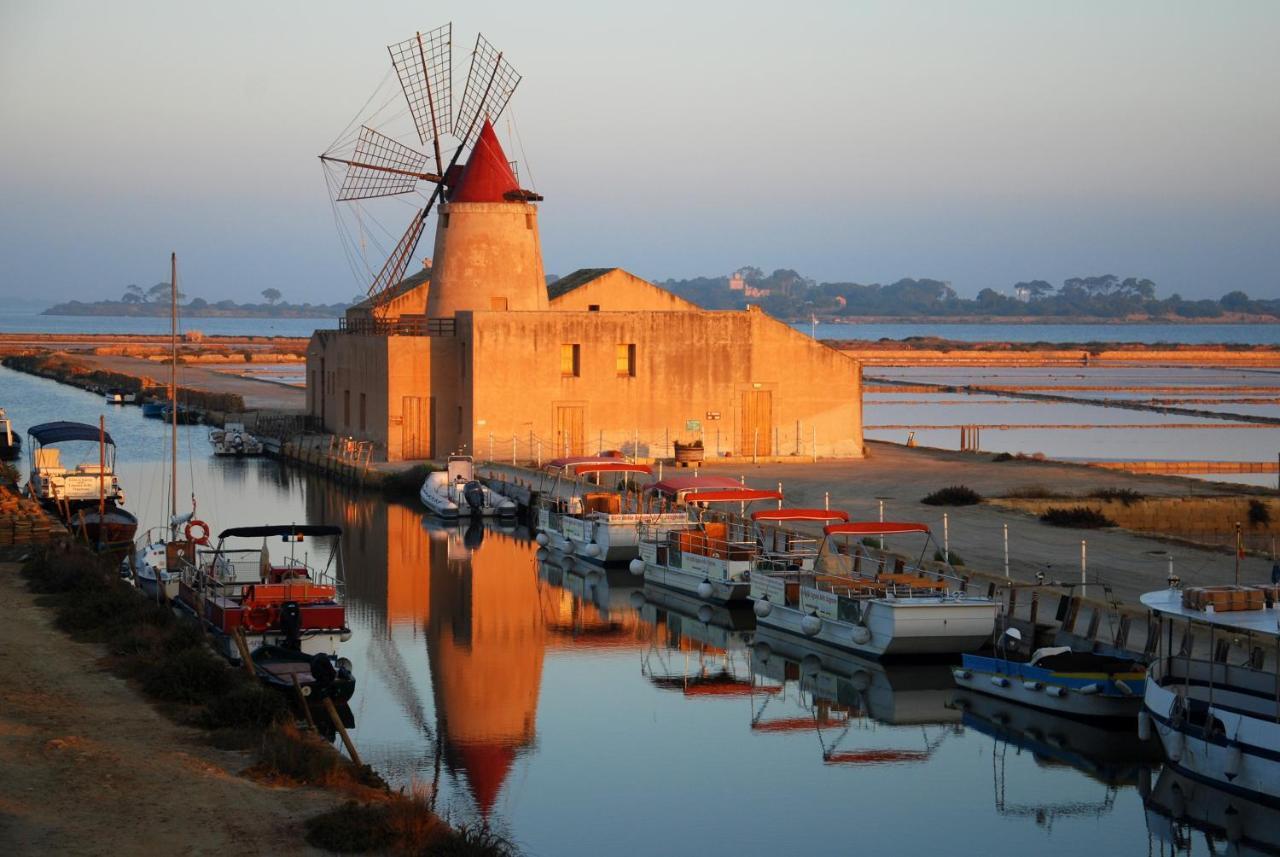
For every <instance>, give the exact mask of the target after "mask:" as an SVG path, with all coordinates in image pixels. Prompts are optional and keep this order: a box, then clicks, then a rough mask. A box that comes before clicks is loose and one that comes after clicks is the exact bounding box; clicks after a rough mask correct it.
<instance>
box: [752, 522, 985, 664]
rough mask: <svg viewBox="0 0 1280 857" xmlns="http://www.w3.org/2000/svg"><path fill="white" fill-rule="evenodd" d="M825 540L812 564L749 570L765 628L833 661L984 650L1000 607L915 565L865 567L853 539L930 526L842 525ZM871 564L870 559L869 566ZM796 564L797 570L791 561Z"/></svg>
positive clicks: (918, 530) (757, 610)
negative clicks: (802, 641) (809, 566)
mask: <svg viewBox="0 0 1280 857" xmlns="http://www.w3.org/2000/svg"><path fill="white" fill-rule="evenodd" d="M823 533H824V536H825V538H824V539H823V542H822V546H821V548H820V550H819V553H818V556H817V558H816V562H815V564H814V567H813V568H812V569H811V570H810V569H805V568H803V566H802V565H801V567H799V568H795V569H793V568H785V569H782V568H778V567H777V565H778V563H776V562H772V561H768V559H767V558H764V561H762V562H760V563H757V564H755V567H754V569H753V570H752V571H751V573H750V589H751V600H752V601H754V602H755V604H754V606H753V609H754V610H755V614H756V619H757V622H758V624H759V625H760V627H768V628H773V629H775V630H778V631H783V632H786V633H789V634H793V635H795V636H798V637H803V638H805V639H807V640H808V641H809V643H810V645H811V646H812V647H813V648H814V649H816V650H818V651H820V652H825V653H829V654H831V655H834V656H838V655H840V654H855V655H859V656H862V657H871V658H882V657H895V656H899V655H954V654H959V653H961V652H967V651H972V650H974V649H977V648H980V647H981V646H982V645H983V644H984V643H986V642H987V641H988V640H990V638H991V635H992V632H993V631H994V630H995V622H996V613H997V611H998V606H997V604H996V603H995V601H993V600H992V599H990V598H987V597H985V596H975V595H971V594H969V593H968V592H967V591H966V587H965V582H964V581H963V580H961V579H960V578H959V577H956V576H952V575H949V574H945V573H942V572H932V571H925V570H923V569H921V568H920V565H921V563H920V562H918V563H917V567H916V568H915V569H910V570H908V569H907V568H906V567H905V564H904V563H900V564H899V565H900V566H901V567H900V568H897V569H895V570H894V571H892V572H891V571H888V570H887V562H886V561H885V559H884V558H883V557H882V558H880V559H879V561H878V562H876V563H875V565H876V568H875V569H874V570H873V569H868V570H867V571H866V572H864V571H863V569H862V568H861V566H862V560H863V555H862V551H863V545H861V544H859V545H851V544H850V543H849V540H851V539H864V538H877V539H879V538H884V537H886V536H890V535H894V536H901V535H905V534H910V533H918V534H923V535H925V536H926V544H925V547H924V549H922V552H921V557H922V559H923V556H924V552H923V551H924V550H927V549H928V547H929V546H930V545H931V543H932V534H931V533H930V531H929V527H928V526H927V525H925V524H916V523H877V522H869V523H840V524H832V525H829V526H827V527H825V528H824V529H823ZM872 564H873V563H871V562H868V565H869V566H870V565H872ZM791 565H797V564H796V563H791Z"/></svg>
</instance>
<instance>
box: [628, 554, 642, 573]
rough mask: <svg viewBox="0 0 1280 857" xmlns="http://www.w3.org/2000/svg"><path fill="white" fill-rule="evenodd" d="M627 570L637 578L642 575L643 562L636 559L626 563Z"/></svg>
mask: <svg viewBox="0 0 1280 857" xmlns="http://www.w3.org/2000/svg"><path fill="white" fill-rule="evenodd" d="M627 570H628V571H630V572H631V573H632V574H634V575H637V576H638V575H641V574H644V560H642V559H640V558H639V557H636V558H635V559H633V560H631V562H629V563H627Z"/></svg>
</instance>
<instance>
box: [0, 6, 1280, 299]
mask: <svg viewBox="0 0 1280 857" xmlns="http://www.w3.org/2000/svg"><path fill="white" fill-rule="evenodd" d="M450 19H452V20H453V21H454V33H455V63H456V64H457V69H456V71H455V79H456V81H457V82H458V83H459V84H460V83H461V79H462V77H463V74H464V72H465V62H466V55H467V53H468V51H469V46H470V43H471V41H472V39H473V38H474V34H475V32H476V31H477V30H480V31H482V32H484V33H485V35H486V36H487V37H488V38H489V39H490V40H491V41H492V42H493V43H494V44H495V45H497V46H498V47H499V48H501V49H503V50H504V51H506V52H507V55H508V56H509V57H510V59H511V61H512V62H513V63H514V64H515V66H516V67H517V68H518V69H519V70H520V71H521V72H522V73H523V75H524V82H523V83H522V84H521V86H520V89H519V91H518V92H517V94H516V97H515V99H514V101H513V102H512V106H513V108H514V114H513V115H514V118H515V120H516V127H517V129H518V131H519V134H520V137H521V139H522V140H523V143H524V152H525V154H527V158H528V160H527V164H522V169H523V170H526V172H525V173H524V177H525V178H526V179H527V178H528V176H529V173H528V172H527V170H529V169H531V170H532V176H533V177H534V178H535V179H536V185H537V189H538V190H539V191H541V192H542V193H544V194H545V195H546V201H545V202H544V203H543V204H542V214H541V227H542V239H543V250H544V256H545V261H546V268H547V271H548V272H555V273H561V274H563V273H567V272H568V271H570V270H572V269H574V268H577V267H586V266H602V265H621V266H623V267H626V268H628V269H630V270H633V271H635V272H636V273H638V274H640V275H642V276H646V277H650V278H655V279H663V278H666V277H668V276H676V277H684V276H694V275H699V274H720V273H725V272H727V271H729V270H731V269H733V268H735V267H738V266H740V265H744V264H754V265H758V266H760V267H762V268H766V269H771V268H773V267H779V266H787V267H794V268H796V269H798V270H800V271H801V272H803V273H805V274H808V275H810V276H813V277H816V278H819V279H828V280H830V279H849V280H856V281H860V282H870V281H877V280H878V281H890V280H893V279H897V278H898V277H902V276H930V277H938V278H943V279H950V280H952V281H953V283H954V284H955V285H956V287H957V288H958V289H959V290H960V291H961V292H962V293H966V294H973V293H975V292H976V291H977V290H978V289H979V288H982V287H984V286H987V285H991V286H994V287H996V288H1000V289H1005V288H1007V287H1008V285H1009V284H1010V283H1012V282H1013V281H1015V280H1018V279H1024V278H1033V277H1043V278H1046V279H1050V280H1052V281H1054V282H1059V281H1061V280H1062V278H1063V277H1066V276H1071V275H1077V274H1079V275H1086V274H1094V273H1104V272H1111V273H1116V274H1120V275H1129V274H1134V275H1145V276H1149V277H1151V278H1153V279H1155V280H1156V281H1157V283H1158V284H1159V286H1160V292H1161V293H1162V294H1168V293H1169V292H1172V291H1179V292H1181V293H1182V294H1183V295H1184V296H1193V295H1218V294H1221V293H1223V292H1225V291H1227V290H1229V289H1231V288H1235V287H1240V288H1244V289H1245V290H1246V291H1248V292H1250V293H1251V294H1253V295H1255V296H1271V297H1275V296H1280V276H1278V275H1277V270H1278V269H1280V245H1278V244H1277V241H1276V236H1277V235H1280V157H1278V155H1277V153H1278V152H1280V50H1277V49H1276V45H1277V44H1280V3H1274V2H1216V3H1202V2H1126V3H1115V2H1097V3H1093V2H1072V3H1049V2H1030V0H1008V2H968V3H961V2H952V3H944V2H883V3H880V2H852V0H846V2H830V3H826V2H804V0H794V2H790V3H778V2H770V3H751V2H742V0H738V2H725V3H718V2H717V3H711V2H705V3H704V2H690V0H685V2H679V3H676V2H647V3H643V4H640V3H636V4H626V5H622V4H603V3H599V2H579V3H573V2H550V0H544V2H537V3H527V2H526V3H496V2H484V0H470V1H469V2H467V3H424V2H415V3H410V2H386V3H372V2H370V3H355V2H349V0H348V2H340V3H337V2H335V3H322V2H275V3H266V2H218V3H200V4H188V3H179V2H172V0H171V1H170V2H134V0H114V2H110V3H72V2H58V0H40V2H14V0H0V123H2V124H3V126H4V129H5V132H4V134H3V135H2V136H0V200H2V202H0V295H3V296H8V297H12V296H16V295H21V294H30V293H37V292H38V293H40V294H44V295H49V296H50V297H59V298H61V297H91V296H98V295H103V294H105V295H112V296H114V295H115V294H116V293H118V292H119V291H120V290H121V289H122V288H123V286H124V285H125V284H127V283H130V282H138V283H141V284H143V285H148V284H150V283H153V282H155V281H157V280H160V279H163V278H164V275H165V273H166V265H167V254H168V252H169V250H170V249H176V250H177V251H178V253H179V254H180V259H181V260H182V266H183V274H184V277H183V279H184V284H185V286H186V288H187V290H188V291H189V292H191V293H194V294H200V295H204V296H206V297H221V296H232V297H240V298H244V297H249V296H251V295H256V294H257V292H258V291H260V290H261V289H262V288H265V287H267V286H276V287H278V288H280V289H281V290H282V291H283V292H284V293H285V295H286V297H287V298H289V299H292V300H295V301H302V300H311V301H329V300H340V299H345V298H347V297H349V296H350V295H352V294H353V293H355V292H356V291H358V290H362V289H363V285H361V284H358V283H356V282H355V281H354V280H353V277H352V274H351V271H350V269H349V267H348V266H347V263H346V261H345V259H344V257H343V255H342V252H341V249H340V246H339V242H338V238H337V234H336V232H335V229H334V226H333V222H332V215H331V211H330V206H329V202H328V199H327V196H326V189H325V186H324V183H323V180H322V174H321V170H320V167H319V166H318V164H317V161H316V158H315V156H316V155H317V154H318V153H319V152H320V151H321V150H322V149H324V148H325V146H326V145H328V143H329V142H330V140H331V139H332V138H333V137H334V136H335V135H336V134H337V133H338V132H339V131H340V130H341V129H342V127H343V126H344V125H345V124H346V123H347V122H348V120H350V119H351V118H352V116H353V115H354V114H355V113H356V112H357V110H358V109H359V107H360V105H361V104H362V103H363V102H364V101H365V99H366V98H367V97H368V96H369V94H370V93H371V92H372V91H373V90H374V88H375V87H377V85H378V84H379V82H380V81H382V80H383V78H384V75H385V73H386V70H387V67H388V60H387V53H386V48H385V46H386V45H387V44H388V43H390V42H392V41H398V40H400V39H402V38H405V37H407V36H409V35H411V34H412V33H413V32H414V30H416V29H427V28H430V27H433V26H436V25H437V24H439V23H443V22H445V21H447V20H450ZM500 124H501V125H502V126H503V127H501V128H500V133H501V136H502V139H503V143H504V144H506V143H507V142H508V130H507V128H506V127H505V122H504V123H500ZM509 154H510V155H511V156H512V157H521V154H520V152H519V151H516V152H509ZM521 160H522V161H523V160H524V159H523V158H521ZM402 219H403V215H400V214H398V213H395V212H394V211H393V213H392V216H391V217H390V218H389V219H388V221H387V223H388V226H389V227H390V228H393V229H395V230H397V231H398V230H399V229H400V228H402V224H401V222H400V220H402ZM429 246H430V244H429V236H428V239H427V240H426V241H424V244H423V246H422V247H421V248H420V251H419V255H420V256H421V255H427V254H429V253H430V249H429Z"/></svg>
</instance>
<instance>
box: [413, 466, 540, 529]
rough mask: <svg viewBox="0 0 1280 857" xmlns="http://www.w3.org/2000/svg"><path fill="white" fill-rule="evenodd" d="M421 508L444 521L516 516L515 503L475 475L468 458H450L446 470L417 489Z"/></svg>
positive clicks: (428, 477) (428, 475)
mask: <svg viewBox="0 0 1280 857" xmlns="http://www.w3.org/2000/svg"><path fill="white" fill-rule="evenodd" d="M418 497H419V499H421V500H422V505H424V506H426V507H427V508H428V509H430V510H431V511H432V512H433V513H434V514H436V515H439V516H440V517H442V518H458V517H472V516H480V517H486V518H490V517H498V516H501V517H514V516H515V514H516V511H517V508H516V504H515V502H514V501H512V500H509V499H507V498H506V497H503V496H502V495H501V494H499V493H498V492H496V491H494V490H493V489H492V488H489V487H488V486H487V485H485V484H484V483H482V482H481V481H480V480H479V479H477V478H476V476H475V461H474V460H473V459H472V458H471V456H469V455H451V456H449V463H448V465H447V468H446V469H445V470H435V471H432V472H431V473H428V474H427V478H426V480H425V481H423V483H422V487H421V488H420V489H419V490H418Z"/></svg>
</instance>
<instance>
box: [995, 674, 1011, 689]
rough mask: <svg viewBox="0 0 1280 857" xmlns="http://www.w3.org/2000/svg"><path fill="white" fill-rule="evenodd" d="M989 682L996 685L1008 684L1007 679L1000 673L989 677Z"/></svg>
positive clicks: (1003, 685) (1005, 685)
mask: <svg viewBox="0 0 1280 857" xmlns="http://www.w3.org/2000/svg"><path fill="white" fill-rule="evenodd" d="M991 683H992V684H994V685H995V686H996V687H1008V686H1009V680H1008V679H1007V678H1005V677H1004V676H1002V675H993V676H992V677H991Z"/></svg>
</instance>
